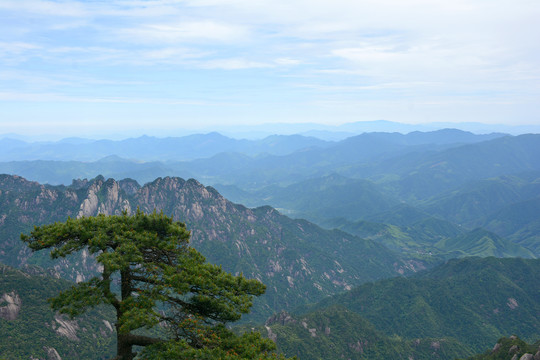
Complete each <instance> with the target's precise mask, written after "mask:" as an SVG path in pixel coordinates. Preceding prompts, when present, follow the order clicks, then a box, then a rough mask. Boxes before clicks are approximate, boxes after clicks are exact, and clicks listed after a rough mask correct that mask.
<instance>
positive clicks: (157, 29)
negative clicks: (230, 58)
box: [119, 21, 249, 44]
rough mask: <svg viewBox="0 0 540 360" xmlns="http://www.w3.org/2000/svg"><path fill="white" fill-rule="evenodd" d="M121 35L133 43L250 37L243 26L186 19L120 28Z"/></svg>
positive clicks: (230, 39)
mask: <svg viewBox="0 0 540 360" xmlns="http://www.w3.org/2000/svg"><path fill="white" fill-rule="evenodd" d="M119 34H120V37H121V38H122V39H124V40H126V41H129V42H132V43H153V44H155V43H183V42H193V41H209V42H225V43H231V42H237V41H243V40H245V39H246V38H248V34H249V32H248V31H247V29H246V28H244V27H242V26H237V25H234V24H225V23H218V22H214V21H186V22H180V23H177V24H151V25H143V26H141V27H136V28H126V29H121V30H119Z"/></svg>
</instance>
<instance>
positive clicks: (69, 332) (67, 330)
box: [54, 315, 79, 341]
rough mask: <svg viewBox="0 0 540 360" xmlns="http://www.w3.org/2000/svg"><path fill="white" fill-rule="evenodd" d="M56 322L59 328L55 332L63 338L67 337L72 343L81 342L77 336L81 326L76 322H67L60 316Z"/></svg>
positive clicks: (56, 317) (55, 318) (56, 316)
mask: <svg viewBox="0 0 540 360" xmlns="http://www.w3.org/2000/svg"><path fill="white" fill-rule="evenodd" d="M54 320H55V321H56V323H57V325H58V327H57V328H56V329H55V331H56V332H57V333H58V334H59V335H62V336H65V337H67V338H68V339H69V340H72V341H79V337H78V336H77V330H79V324H78V323H77V321H75V320H67V319H65V318H64V317H62V316H60V315H55V317H54Z"/></svg>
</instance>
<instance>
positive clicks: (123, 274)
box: [21, 210, 281, 360]
mask: <svg viewBox="0 0 540 360" xmlns="http://www.w3.org/2000/svg"><path fill="white" fill-rule="evenodd" d="M189 237H190V233H189V231H188V230H187V229H186V226H185V224H183V223H180V222H177V221H174V220H173V219H172V218H170V217H167V216H165V215H164V214H163V213H157V212H155V211H154V212H153V213H152V214H144V213H143V212H141V211H139V210H138V211H137V212H136V213H135V214H134V215H128V214H127V213H126V212H124V213H123V214H122V215H114V216H106V215H98V216H95V217H82V218H79V219H71V218H68V220H67V221H65V222H61V223H54V224H50V225H44V226H40V227H34V230H33V231H32V232H31V233H30V234H29V235H25V234H22V235H21V239H22V240H23V241H24V242H26V243H27V244H28V246H29V247H30V248H31V249H32V250H34V251H38V250H42V249H50V250H51V252H50V254H51V257H52V258H59V257H66V256H68V255H71V254H74V253H76V252H78V251H81V250H83V249H87V250H88V251H89V253H90V254H93V255H94V256H95V259H96V261H97V262H98V264H100V265H101V267H100V273H99V274H98V275H97V276H94V277H92V278H91V279H89V280H88V281H84V282H80V283H78V284H76V285H74V286H73V287H72V288H71V289H69V290H66V291H64V292H61V293H60V294H59V295H58V296H56V297H54V298H52V299H51V300H50V302H51V305H52V307H53V309H55V310H58V311H60V312H61V313H65V314H68V315H70V316H71V317H74V316H77V315H80V314H82V313H84V312H85V311H86V310H87V309H89V308H91V307H94V306H97V305H100V304H106V305H111V306H113V307H114V309H115V311H116V324H115V326H116V333H117V340H118V345H117V353H118V355H117V357H116V359H117V360H130V359H133V358H134V357H135V356H136V353H134V346H142V347H144V350H143V351H142V356H144V358H149V359H160V358H167V359H169V358H170V359H174V358H177V359H187V358H200V359H213V358H227V359H252V358H260V359H266V358H276V356H277V355H275V354H273V353H271V350H273V349H274V348H275V347H274V344H273V343H272V342H271V341H270V340H267V339H263V338H261V336H260V334H258V333H248V334H244V335H241V336H237V335H235V334H233V333H232V332H231V331H230V330H228V329H227V328H226V327H225V326H224V325H223V324H225V323H226V322H230V321H235V320H238V319H240V317H241V316H242V314H245V313H248V312H249V310H250V307H251V305H252V298H253V296H259V295H261V294H263V293H264V291H265V286H264V285H263V284H262V283H261V282H259V281H257V280H255V279H246V278H245V277H243V276H242V275H238V276H234V275H232V274H229V273H227V272H225V271H224V270H223V269H222V268H221V267H220V266H217V265H214V264H210V263H208V262H206V259H205V258H204V256H202V255H201V254H200V253H199V252H198V251H196V250H195V249H193V248H192V247H190V246H189ZM158 325H159V326H158ZM153 328H159V329H162V330H163V331H160V333H162V335H161V336H151V335H149V334H150V333H155V332H151V331H146V332H145V331H142V330H141V329H153ZM279 357H280V358H281V356H279Z"/></svg>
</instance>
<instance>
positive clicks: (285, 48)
mask: <svg viewBox="0 0 540 360" xmlns="http://www.w3.org/2000/svg"><path fill="white" fill-rule="evenodd" d="M538 19H540V2H539V1H537V0H512V1H510V0H505V1H502V0H467V1H465V0H453V1H448V0H444V1H439V0H410V1H409V0H332V1H330V0H325V1H318V0H309V1H308V0H305V1H304V0H228V1H227V0H197V1H191V0H183V1H175V0H156V1H151V0H148V1H143V0H138V1H137V0H126V1H97V0H92V1H50V0H49V1H45V0H0V126H1V129H0V133H11V132H14V133H26V134H44V133H51V134H62V135H66V136H72V135H79V136H82V135H84V134H97V133H102V134H112V133H126V134H130V135H133V134H143V133H146V134H154V135H164V134H170V135H181V134H182V132H183V131H184V130H186V129H188V130H189V129H211V128H212V127H215V126H223V125H242V124H261V123H271V122H294V123H300V122H316V123H322V124H335V125H338V124H342V123H346V122H353V121H371V120H378V119H385V120H390V121H396V122H404V123H413V124H421V123H428V122H465V121H474V122H483V123H492V124H496V123H499V124H514V125H522V124H536V125H539V124H540V41H539V40H538V37H539V35H540V22H539V21H538ZM128 129H129V130H128Z"/></svg>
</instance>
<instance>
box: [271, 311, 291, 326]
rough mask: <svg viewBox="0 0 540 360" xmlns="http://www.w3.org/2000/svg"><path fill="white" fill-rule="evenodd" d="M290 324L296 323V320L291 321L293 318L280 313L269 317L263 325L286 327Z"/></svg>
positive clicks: (282, 312) (285, 313) (283, 312)
mask: <svg viewBox="0 0 540 360" xmlns="http://www.w3.org/2000/svg"><path fill="white" fill-rule="evenodd" d="M290 323H296V320H295V319H293V317H292V316H291V315H290V314H289V313H288V312H286V311H281V312H280V313H277V314H275V315H272V316H270V317H269V318H268V320H266V324H265V325H274V324H280V325H287V324H290Z"/></svg>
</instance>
